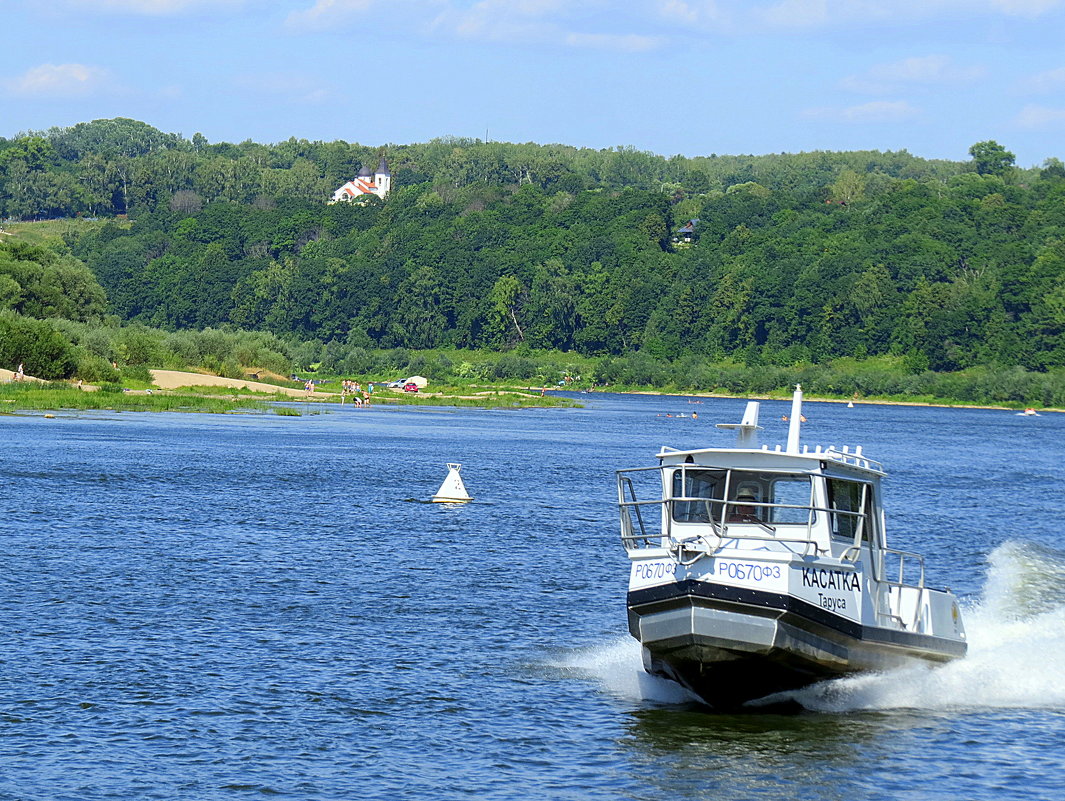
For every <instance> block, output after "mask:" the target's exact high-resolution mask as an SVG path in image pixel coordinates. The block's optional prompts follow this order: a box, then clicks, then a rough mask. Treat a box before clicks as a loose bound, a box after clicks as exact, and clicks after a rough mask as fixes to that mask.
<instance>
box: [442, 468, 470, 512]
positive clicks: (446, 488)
mask: <svg viewBox="0 0 1065 801" xmlns="http://www.w3.org/2000/svg"><path fill="white" fill-rule="evenodd" d="M461 469H462V465H461V464H457V463H454V462H448V464H447V478H445V479H444V483H443V484H441V485H440V489H438V490H437V491H436V495H434V496H433V503H466V502H467V501H472V500H473V498H472V497H470V493H468V492H467V491H466V485H465V484H463V483H462V476H461V475H459V471H460V470H461Z"/></svg>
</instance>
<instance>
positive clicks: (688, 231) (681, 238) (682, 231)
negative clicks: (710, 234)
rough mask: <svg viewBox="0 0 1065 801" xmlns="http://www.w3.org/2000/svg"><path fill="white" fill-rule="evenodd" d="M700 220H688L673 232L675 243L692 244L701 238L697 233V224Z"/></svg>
mask: <svg viewBox="0 0 1065 801" xmlns="http://www.w3.org/2000/svg"><path fill="white" fill-rule="evenodd" d="M698 222H699V221H698V220H688V222H686V223H684V225H682V226H681V227H680V228H678V229H677V230H676V232H675V233H674V234H673V244H674V245H691V244H694V243H695V241H696V240H697V239H698V238H699V235H698V234H696V233H695V225H696V223H698Z"/></svg>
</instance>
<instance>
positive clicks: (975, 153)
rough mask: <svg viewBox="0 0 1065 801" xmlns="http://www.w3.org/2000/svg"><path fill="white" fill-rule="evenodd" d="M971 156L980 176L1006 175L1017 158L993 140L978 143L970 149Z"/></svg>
mask: <svg viewBox="0 0 1065 801" xmlns="http://www.w3.org/2000/svg"><path fill="white" fill-rule="evenodd" d="M969 155H970V156H972V157H973V161H972V164H973V167H974V168H975V169H976V171H977V172H978V173H979V174H980V175H1000V176H1001V175H1006V174H1007V173H1008V172H1009V171H1010V169H1011V168H1012V167H1013V162H1014V161H1015V160H1016V158H1017V157H1016V156H1014V155H1013V154H1012V153H1010V152H1009V151H1008V150H1006V148H1004V147H1003V146H1002V145H1000V144H999V143H998V142H996V141H995V140H993V139H988V140H987V141H986V142H977V143H976V144H975V145H973V146H972V147H970V148H969Z"/></svg>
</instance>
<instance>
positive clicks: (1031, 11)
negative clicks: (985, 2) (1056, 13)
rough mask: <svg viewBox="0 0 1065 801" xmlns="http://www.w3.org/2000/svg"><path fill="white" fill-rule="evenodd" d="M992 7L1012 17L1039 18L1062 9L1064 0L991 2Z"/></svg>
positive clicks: (1004, 0) (1002, 0)
mask: <svg viewBox="0 0 1065 801" xmlns="http://www.w3.org/2000/svg"><path fill="white" fill-rule="evenodd" d="M991 5H992V6H994V7H995V8H997V9H999V10H1000V11H1002V12H1003V13H1004V14H1009V15H1010V16H1017V17H1039V16H1042V15H1043V14H1045V13H1046V12H1048V11H1053V10H1054V9H1056V8H1060V7H1061V6H1062V0H991Z"/></svg>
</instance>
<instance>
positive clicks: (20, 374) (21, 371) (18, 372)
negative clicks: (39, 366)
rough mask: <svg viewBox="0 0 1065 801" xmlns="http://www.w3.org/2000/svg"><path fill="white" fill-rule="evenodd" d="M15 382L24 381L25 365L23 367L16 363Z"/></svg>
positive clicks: (20, 363) (21, 364)
mask: <svg viewBox="0 0 1065 801" xmlns="http://www.w3.org/2000/svg"><path fill="white" fill-rule="evenodd" d="M15 380H16V381H25V380H26V369H25V365H23V363H22V362H19V363H18V369H16V370H15Z"/></svg>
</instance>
